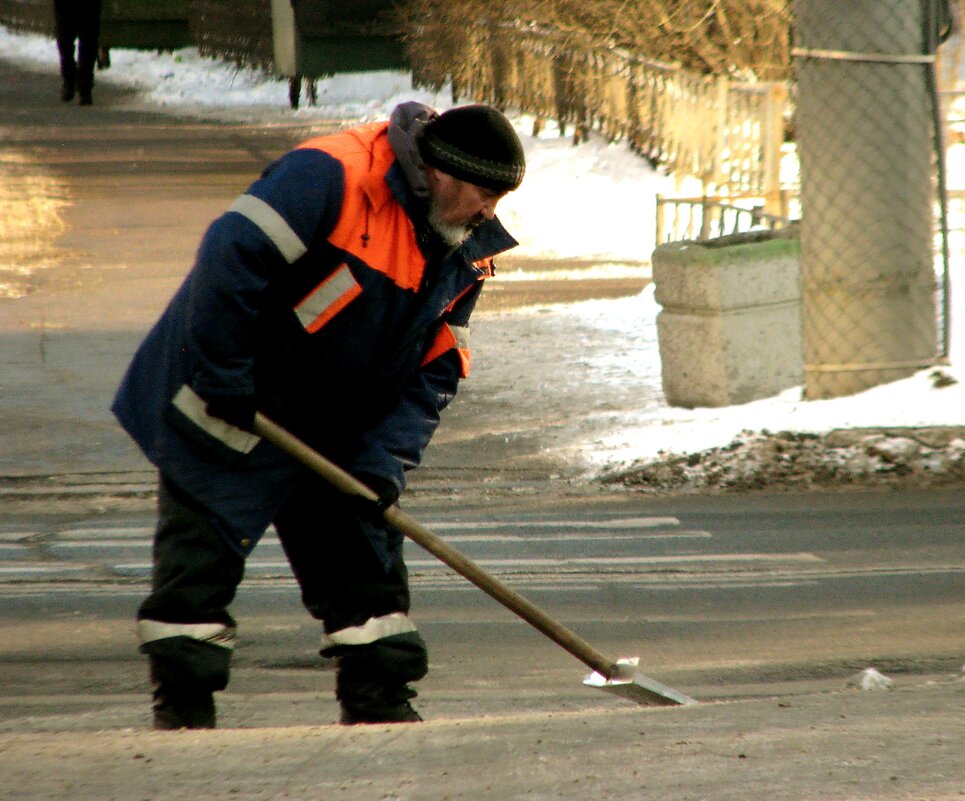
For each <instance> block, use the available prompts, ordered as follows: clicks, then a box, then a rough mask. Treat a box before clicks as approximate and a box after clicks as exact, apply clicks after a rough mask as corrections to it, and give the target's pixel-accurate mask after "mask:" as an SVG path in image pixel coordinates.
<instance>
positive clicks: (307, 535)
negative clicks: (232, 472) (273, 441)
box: [138, 476, 427, 708]
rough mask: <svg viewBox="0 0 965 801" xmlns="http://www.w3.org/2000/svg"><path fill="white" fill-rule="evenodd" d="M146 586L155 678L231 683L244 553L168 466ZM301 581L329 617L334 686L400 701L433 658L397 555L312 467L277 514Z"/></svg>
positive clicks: (141, 621)
mask: <svg viewBox="0 0 965 801" xmlns="http://www.w3.org/2000/svg"><path fill="white" fill-rule="evenodd" d="M158 511H159V515H158V526H157V533H156V536H155V543H154V573H153V583H152V590H151V594H150V595H149V596H148V598H147V599H145V601H144V603H143V604H142V605H141V607H140V609H139V611H138V631H139V634H140V636H141V641H142V645H141V650H142V652H144V653H146V654H147V655H148V656H149V657H150V659H151V674H152V679H153V681H154V682H155V684H159V685H161V686H163V687H164V688H165V689H166V690H168V691H171V692H176V691H177V688H178V687H193V688H198V687H204V688H206V689H208V690H211V691H214V690H221V689H224V687H225V686H226V685H227V683H228V677H229V665H230V657H231V651H232V648H233V646H234V635H235V621H234V620H233V618H232V616H231V614H230V613H229V612H228V606H229V604H230V603H231V601H232V599H233V598H234V595H235V590H236V588H237V586H238V584H239V583H240V582H241V580H242V577H243V575H244V559H243V557H242V556H240V555H239V554H238V552H237V551H236V550H235V549H234V548H233V547H232V546H231V545H230V544H229V542H228V540H227V537H226V536H225V534H223V533H222V531H221V530H220V529H219V528H218V527H217V526H216V525H215V524H214V522H213V518H212V515H211V513H210V512H209V511H208V510H206V509H205V508H204V507H203V506H201V505H200V504H198V503H197V502H196V501H194V500H193V499H192V498H190V497H188V496H187V495H186V494H185V493H184V492H182V491H181V490H180V489H179V488H178V487H177V486H176V485H175V484H173V483H172V482H171V481H170V480H169V479H167V478H165V477H164V476H162V477H161V482H160V487H159V492H158ZM275 528H276V530H277V532H278V537H279V539H280V540H281V543H282V546H283V548H284V550H285V554H286V555H287V557H288V560H289V562H290V564H291V566H292V570H293V572H294V574H295V578H296V579H297V581H298V584H299V587H300V588H301V594H302V601H303V602H304V604H305V607H306V608H307V609H308V611H309V612H310V613H311V615H312V616H313V617H315V618H316V619H318V620H320V621H322V623H323V627H324V634H323V636H322V647H321V649H320V650H321V652H322V653H323V654H324V655H326V656H331V657H335V658H336V660H337V664H338V674H337V679H336V694H337V696H338V698H339V700H340V701H341V702H342V705H343V707H345V706H346V705H350V706H354V707H356V708H364V707H365V706H366V705H368V704H371V705H372V706H389V707H391V706H394V705H397V704H398V703H400V702H403V701H404V700H405V699H407V698H410V697H412V696H413V695H414V692H413V691H412V690H411V689H410V688H408V687H407V686H406V685H407V683H408V682H411V681H416V680H418V679H420V678H422V677H423V676H424V675H425V673H426V669H427V657H426V648H425V644H424V642H423V641H422V638H421V637H420V636H419V633H418V631H416V629H415V626H414V625H413V624H412V623H411V621H410V620H409V618H408V614H407V613H408V611H409V588H408V574H407V571H406V568H405V564H404V562H403V561H402V559H401V557H400V558H399V559H398V560H396V562H395V564H394V565H393V566H392V567H391V568H390V569H389V570H386V569H385V567H384V566H383V563H382V562H381V561H380V560H379V558H378V556H377V555H376V551H375V549H374V548H373V547H372V545H371V543H370V542H369V540H368V538H367V537H366V536H365V534H364V533H363V531H362V529H361V528H360V527H359V525H358V523H357V522H356V521H355V518H354V517H353V516H352V514H351V511H350V507H349V506H348V505H347V504H346V501H345V498H344V496H342V495H341V494H340V493H339V492H338V491H337V490H335V489H334V488H332V487H330V486H329V485H327V484H326V483H324V482H323V481H322V480H321V479H317V478H314V477H309V478H306V479H305V480H304V482H303V483H302V484H301V485H300V486H299V487H298V488H297V489H296V491H295V493H294V494H293V497H292V498H291V500H290V501H289V502H288V503H287V504H286V505H285V507H284V508H283V509H282V511H281V513H280V514H279V515H278V516H277V518H276V520H275Z"/></svg>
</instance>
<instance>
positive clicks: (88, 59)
mask: <svg viewBox="0 0 965 801" xmlns="http://www.w3.org/2000/svg"><path fill="white" fill-rule="evenodd" d="M79 5H80V6H81V8H82V9H83V13H82V14H81V17H80V19H79V20H78V25H77V39H78V46H77V91H78V93H79V94H80V104H81V105H82V106H89V105H90V104H91V103H92V102H93V97H92V91H93V88H94V67H95V65H96V64H97V44H98V38H99V36H100V29H101V2H100V0H88V2H83V3H80V4H79Z"/></svg>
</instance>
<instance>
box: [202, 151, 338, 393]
mask: <svg viewBox="0 0 965 801" xmlns="http://www.w3.org/2000/svg"><path fill="white" fill-rule="evenodd" d="M342 187H343V180H342V172H341V165H339V163H338V162H337V161H336V160H335V159H333V158H332V157H330V156H328V155H326V154H324V153H321V152H319V151H316V150H295V151H292V152H291V153H289V154H287V155H286V156H283V157H282V158H280V159H279V160H278V161H276V162H274V163H273V164H272V165H270V166H269V167H268V169H267V170H266V171H265V173H264V174H263V175H262V177H261V178H260V179H259V180H258V181H256V182H255V183H254V184H252V185H251V187H249V188H248V190H247V191H246V192H245V194H243V195H241V196H240V197H239V198H238V200H237V201H235V203H234V205H233V206H232V207H231V208H230V209H229V210H228V211H227V212H226V213H225V214H224V215H222V216H221V217H219V218H218V219H217V220H215V221H214V222H213V223H212V224H211V226H210V227H209V228H208V231H207V232H206V234H205V236H204V239H203V240H202V242H201V247H200V249H199V251H198V256H197V260H196V262H195V266H194V269H193V270H192V273H191V276H190V278H189V301H188V309H187V320H186V325H187V333H188V336H187V341H188V347H189V349H190V351H191V357H192V365H193V369H192V375H191V377H190V382H191V385H192V387H193V388H194V390H195V391H196V392H198V394H200V395H202V396H209V397H210V396H216V395H244V394H251V393H253V392H254V349H255V348H254V345H255V337H256V333H257V321H258V317H259V315H260V313H261V311H262V310H263V308H264V298H265V293H266V290H267V289H268V288H269V286H270V285H271V284H272V282H274V281H276V280H279V279H280V278H282V277H284V276H285V275H286V273H287V272H288V268H289V265H290V264H292V263H293V262H295V261H297V260H298V259H299V258H300V257H301V256H302V255H304V253H305V252H306V251H307V250H308V249H309V248H310V247H311V246H312V244H313V243H314V242H316V241H317V240H318V239H319V238H320V237H321V238H324V237H325V236H327V235H328V233H329V232H330V231H331V229H332V228H333V227H334V225H335V221H336V219H337V217H338V211H339V208H340V207H341V203H342V191H343V190H342Z"/></svg>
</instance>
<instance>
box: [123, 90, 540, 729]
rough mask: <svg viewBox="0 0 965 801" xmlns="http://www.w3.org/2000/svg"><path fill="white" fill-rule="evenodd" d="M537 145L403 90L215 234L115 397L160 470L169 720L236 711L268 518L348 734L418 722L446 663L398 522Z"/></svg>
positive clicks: (298, 156)
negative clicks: (323, 468)
mask: <svg viewBox="0 0 965 801" xmlns="http://www.w3.org/2000/svg"><path fill="white" fill-rule="evenodd" d="M524 169H525V164H524V157H523V150H522V146H521V144H520V141H519V139H518V137H517V136H516V133H515V132H514V130H513V128H512V126H511V125H510V123H509V122H508V121H507V120H506V118H505V117H503V116H502V115H501V114H500V113H499V112H497V111H496V110H495V109H492V108H490V107H488V106H482V105H472V106H464V107H460V108H453V109H450V110H449V111H447V112H445V113H444V114H441V115H437V114H436V113H435V112H434V111H432V110H431V109H429V108H428V107H426V106H423V105H421V104H418V103H404V104H402V105H400V106H399V107H397V108H396V109H395V111H394V112H393V113H392V116H391V119H390V121H389V122H388V123H373V124H368V125H363V126H361V127H357V128H353V129H349V130H346V131H343V132H341V133H337V134H334V135H332V136H324V137H319V138H315V139H312V140H309V141H308V142H305V143H304V144H302V145H301V146H299V147H298V148H296V149H295V150H294V151H292V152H291V153H289V154H287V155H285V156H283V157H282V158H281V159H279V160H278V161H276V162H275V163H273V164H272V165H270V166H269V167H268V169H267V170H266V171H265V172H264V174H263V175H262V177H261V178H260V179H259V180H258V181H256V182H255V183H254V184H253V185H252V186H251V187H250V188H249V189H248V191H247V192H246V193H245V194H243V195H242V196H241V197H240V198H238V200H237V201H235V203H234V205H232V206H231V208H230V209H229V210H228V211H227V212H226V213H225V214H224V215H223V216H222V217H220V218H219V219H218V220H216V221H215V222H214V223H213V224H212V225H211V227H210V228H209V229H208V231H207V233H206V234H205V236H204V239H203V241H202V244H201V247H200V250H199V252H198V256H197V261H196V264H195V266H194V269H193V270H192V271H191V273H190V274H189V275H188V277H187V279H186V280H185V282H184V284H183V285H182V286H181V288H180V290H179V291H178V292H177V293H176V295H175V297H174V298H173V300H172V301H171V302H170V305H169V306H168V308H167V310H166V311H165V312H164V314H163V315H162V317H161V319H160V320H159V321H158V323H157V324H156V325H155V327H154V328H153V329H152V330H151V332H150V333H149V334H148V336H147V338H146V340H145V341H144V343H143V344H142V345H141V347H140V348H139V350H138V352H137V354H136V355H135V357H134V359H133V362H132V364H131V366H130V368H129V370H128V373H127V375H126V376H125V378H124V380H123V382H122V384H121V387H120V389H119V391H118V394H117V397H116V399H115V401H114V405H113V410H114V412H115V414H116V415H117V417H118V419H119V420H120V422H121V424H122V425H123V426H124V428H125V429H126V430H127V431H128V432H129V433H130V435H131V436H132V437H133V438H134V440H135V441H136V442H137V443H138V444H139V445H140V447H141V448H142V449H143V450H144V452H145V454H146V455H147V456H148V458H149V459H151V461H152V462H154V464H155V465H157V467H158V468H159V473H160V488H159V501H158V503H159V520H158V526H157V532H156V537H155V545H154V575H153V582H152V591H151V594H150V595H149V597H148V598H147V599H146V600H145V601H144V603H143V604H142V605H141V607H140V609H139V612H138V632H139V635H140V638H141V642H142V645H141V650H142V652H143V653H145V654H147V656H148V657H149V662H150V675H151V680H152V687H153V700H154V704H153V708H154V725H155V727H156V728H161V729H170V728H185V727H186V728H210V727H213V726H214V725H215V704H214V700H213V695H212V693H213V692H214V691H216V690H221V689H224V687H225V686H226V685H227V682H228V673H229V662H230V656H231V649H232V646H233V643H234V640H235V623H234V620H233V619H232V617H231V615H230V614H229V612H228V608H227V607H228V605H229V604H230V602H231V600H232V598H233V597H234V592H235V589H236V587H237V585H238V583H239V582H240V581H241V578H242V574H243V570H244V560H245V557H247V556H248V554H250V553H251V551H252V549H253V548H254V547H255V544H256V543H257V541H258V539H259V537H260V536H261V535H262V533H263V532H264V530H265V529H266V527H267V526H268V525H269V524H270V523H274V525H275V529H276V530H277V532H278V536H279V539H280V540H281V543H282V546H283V547H284V549H285V553H286V555H287V557H288V560H289V562H290V563H291V566H292V570H293V572H294V574H295V577H296V578H297V580H298V583H299V586H300V589H301V593H302V600H303V602H304V604H305V606H306V608H307V609H308V611H309V612H310V613H311V614H312V615H313V616H314V617H315V618H317V619H319V620H321V621H322V624H323V627H324V634H323V636H322V648H321V653H322V655H324V656H328V657H333V658H334V659H335V660H336V665H337V676H336V696H337V697H338V700H339V703H340V705H341V709H342V716H341V720H342V722H343V723H346V724H353V723H367V722H405V721H418V720H420V718H419V715H418V713H417V712H416V711H415V710H414V709H413V708H412V706H411V705H410V703H409V701H410V700H411V699H412V698H413V697H414V696H415V694H416V693H415V691H414V690H413V689H412V688H411V687H410V683H411V682H414V681H417V680H418V679H420V678H422V677H423V676H424V675H425V673H426V669H427V657H426V647H425V644H424V643H423V641H422V639H421V637H420V636H419V633H418V631H417V630H416V627H415V626H414V625H413V623H412V621H411V620H410V619H409V617H408V615H407V613H408V610H409V589H408V580H407V574H406V568H405V564H404V562H403V560H402V556H401V551H402V542H401V540H402V537H401V534H399V533H398V532H395V531H391V530H387V529H386V524H385V519H384V516H383V512H384V510H385V509H386V508H388V507H389V506H390V505H392V504H394V503H395V502H396V501H397V499H398V497H399V493H400V492H401V491H402V489H403V488H404V486H405V475H404V474H405V471H407V470H409V469H411V468H414V467H416V466H417V465H418V464H419V461H420V459H421V457H422V453H423V451H424V449H425V448H426V446H427V445H428V443H429V440H430V439H431V437H432V435H433V433H434V431H435V428H436V426H437V425H438V423H439V414H440V412H441V411H442V409H443V408H444V407H445V406H446V405H447V404H448V403H449V401H451V400H452V397H453V395H454V394H455V392H456V387H457V384H458V381H459V379H460V378H462V377H464V376H465V375H466V374H467V373H468V370H469V349H468V322H469V316H470V313H471V311H472V309H473V307H474V305H475V303H476V299H477V297H478V296H479V292H480V290H481V288H482V279H484V278H486V277H488V276H490V275H491V274H492V270H493V267H492V257H493V256H494V255H495V254H497V253H500V252H502V251H504V250H507V249H508V248H511V247H513V246H514V245H515V244H516V242H515V240H513V239H512V237H510V236H509V234H508V233H507V232H506V231H505V230H504V229H503V227H502V225H501V224H500V223H499V221H498V220H497V219H496V217H495V208H496V204H497V203H498V202H499V200H500V199H501V198H502V197H503V196H504V195H505V194H506V193H507V192H509V191H512V190H513V189H515V188H517V187H518V186H519V184H520V182H521V181H522V177H523V172H524ZM256 409H257V410H259V411H262V412H263V413H264V414H266V415H267V416H268V417H269V418H272V419H274V420H275V421H276V422H278V423H280V424H281V425H283V426H284V427H286V428H288V429H289V430H291V431H292V432H293V433H295V434H296V435H297V436H299V437H300V438H301V439H303V440H305V441H306V442H307V443H309V444H310V445H311V446H312V447H314V448H316V449H317V450H319V451H320V452H322V453H323V454H325V455H326V456H327V457H328V458H330V459H331V460H332V461H334V462H335V463H336V464H339V465H340V466H342V467H343V468H345V469H347V470H348V471H350V472H351V473H352V474H354V475H355V476H356V477H357V478H358V479H359V480H361V481H362V482H363V483H364V484H366V485H368V486H369V487H370V488H372V489H373V491H374V492H375V494H376V495H377V496H378V497H379V502H378V503H375V502H367V501H365V500H364V499H362V498H360V497H358V498H351V497H347V496H344V495H341V494H340V493H339V492H337V491H336V490H334V489H333V488H331V487H329V486H327V485H326V484H325V483H324V481H323V480H322V479H320V478H318V477H317V476H315V475H314V474H311V473H309V472H308V471H307V469H305V468H303V467H301V466H300V465H298V464H297V463H295V462H294V461H293V460H292V459H291V458H290V457H288V456H286V455H285V454H283V453H282V452H281V451H280V450H278V449H276V448H275V447H273V446H272V445H271V444H270V443H268V442H265V441H263V440H260V439H259V438H258V437H257V436H255V435H254V434H253V433H251V428H252V421H253V417H254V413H255V410H256Z"/></svg>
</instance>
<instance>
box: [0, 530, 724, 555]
mask: <svg viewBox="0 0 965 801" xmlns="http://www.w3.org/2000/svg"><path fill="white" fill-rule="evenodd" d="M442 536H444V538H445V540H446V541H447V542H451V543H465V542H479V543H485V542H518V543H551V542H584V541H586V537H584V536H582V535H580V534H555V535H550V536H541V537H527V536H524V535H520V534H452V535H444V534H443V535H442ZM712 538H713V534H711V533H710V532H708V531H672V532H660V533H656V532H653V533H646V534H643V533H641V534H594V535H593V539H592V542H594V543H601V542H633V541H635V540H647V541H653V540H692V539H712ZM151 545H152V540H146V539H145V540H126V539H125V540H121V539H114V540H110V539H102V540H91V541H88V540H73V539H72V540H60V541H58V542H54V543H52V545H51V547H52V548H54V549H61V548H64V549H85V550H86V549H89V550H96V549H98V548H105V549H106V548H150V547H151ZM265 545H270V546H280V545H281V542H280V541H279V540H278V538H277V537H273V536H270V535H266V536H265V537H263V538H262V539H261V541H260V543H259V547H261V546H265ZM3 547H4V546H2V545H0V549H2V548H3ZM19 547H23V546H19Z"/></svg>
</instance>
